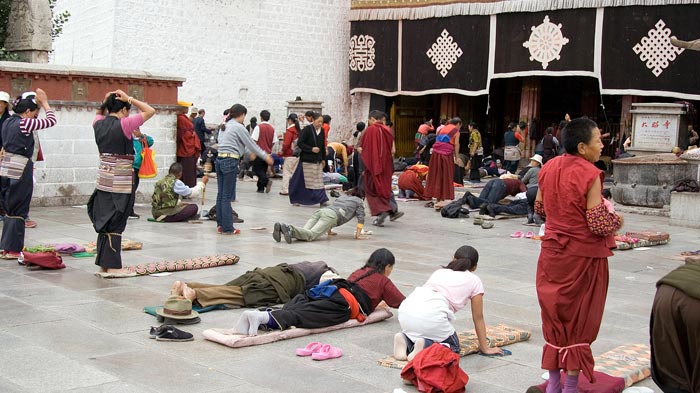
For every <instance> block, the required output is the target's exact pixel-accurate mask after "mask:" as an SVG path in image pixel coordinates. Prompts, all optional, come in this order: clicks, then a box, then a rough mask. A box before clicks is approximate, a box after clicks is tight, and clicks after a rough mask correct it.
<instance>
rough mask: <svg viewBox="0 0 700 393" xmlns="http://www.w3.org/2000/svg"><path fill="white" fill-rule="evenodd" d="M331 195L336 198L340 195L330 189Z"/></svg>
mask: <svg viewBox="0 0 700 393" xmlns="http://www.w3.org/2000/svg"><path fill="white" fill-rule="evenodd" d="M331 196H332V197H333V198H338V197H340V193H339V192H338V191H336V190H333V191H331Z"/></svg>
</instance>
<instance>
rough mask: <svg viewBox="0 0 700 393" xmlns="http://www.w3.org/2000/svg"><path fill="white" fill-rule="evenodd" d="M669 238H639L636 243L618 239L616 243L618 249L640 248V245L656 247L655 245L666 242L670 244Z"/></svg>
mask: <svg viewBox="0 0 700 393" xmlns="http://www.w3.org/2000/svg"><path fill="white" fill-rule="evenodd" d="M668 242H669V240H668V239H667V240H656V241H654V240H644V239H639V241H637V242H636V243H627V242H620V241H616V242H615V243H616V244H617V249H618V250H631V249H633V248H638V247H654V246H661V245H664V244H668Z"/></svg>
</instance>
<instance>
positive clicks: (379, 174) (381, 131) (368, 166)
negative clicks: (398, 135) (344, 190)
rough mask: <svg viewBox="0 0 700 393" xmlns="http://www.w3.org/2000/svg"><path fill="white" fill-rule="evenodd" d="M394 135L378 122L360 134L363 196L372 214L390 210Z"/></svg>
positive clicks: (375, 214)
mask: <svg viewBox="0 0 700 393" xmlns="http://www.w3.org/2000/svg"><path fill="white" fill-rule="evenodd" d="M393 143H394V136H393V135H392V133H391V130H390V129H389V128H388V127H387V126H385V125H384V124H381V123H379V122H377V123H374V124H372V125H371V126H369V127H367V129H366V130H365V132H364V134H363V135H362V154H361V155H360V157H362V163H363V164H364V166H365V172H364V174H363V176H364V187H365V198H366V200H367V204H368V205H369V210H370V211H371V212H372V215H373V216H377V215H379V214H380V213H383V212H391V211H392V210H393V208H392V207H391V203H390V198H391V195H392V191H391V176H392V175H393V174H394V159H393V157H392V154H391V147H392V145H393Z"/></svg>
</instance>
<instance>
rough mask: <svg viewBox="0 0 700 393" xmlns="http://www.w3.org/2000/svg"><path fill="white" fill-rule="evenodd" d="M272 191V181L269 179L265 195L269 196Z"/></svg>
mask: <svg viewBox="0 0 700 393" xmlns="http://www.w3.org/2000/svg"><path fill="white" fill-rule="evenodd" d="M271 189H272V180H270V179H268V180H267V184H266V185H265V194H269V193H270V190H271Z"/></svg>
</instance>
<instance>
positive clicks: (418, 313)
mask: <svg viewBox="0 0 700 393" xmlns="http://www.w3.org/2000/svg"><path fill="white" fill-rule="evenodd" d="M478 262H479V253H478V252H477V251H476V250H475V249H474V247H471V246H462V247H460V248H459V249H457V251H456V252H455V255H454V258H453V259H452V261H451V262H450V263H449V264H448V265H447V266H445V267H443V268H442V269H439V270H437V271H435V272H434V273H433V274H432V275H431V276H430V278H428V281H427V282H426V283H425V284H423V286H420V287H417V288H416V289H415V290H413V292H412V293H411V294H410V295H408V297H407V298H406V300H404V301H403V302H402V303H401V306H399V324H400V325H401V333H397V334H396V335H395V336H394V357H395V358H396V359H397V360H412V359H413V358H414V357H415V356H416V354H418V352H420V351H421V350H423V349H424V348H427V347H429V346H430V345H432V344H433V343H440V344H443V345H445V346H447V347H449V348H450V350H452V351H453V352H455V353H459V350H460V345H459V337H457V332H456V330H455V327H454V326H453V325H452V322H453V321H454V320H455V313H456V312H457V311H459V310H461V309H462V308H464V307H465V306H466V305H467V302H471V309H472V319H473V320H474V329H475V330H476V336H477V338H478V340H479V350H480V351H481V352H482V353H483V354H486V355H495V354H502V353H503V351H502V350H501V349H500V348H492V347H490V346H489V344H488V341H487V340H486V324H485V322H484V314H483V310H484V306H483V304H484V303H483V302H484V300H483V297H484V285H483V284H482V283H481V280H480V279H479V277H477V276H476V275H475V274H474V273H473V272H474V271H475V270H476V266H477V264H478Z"/></svg>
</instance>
